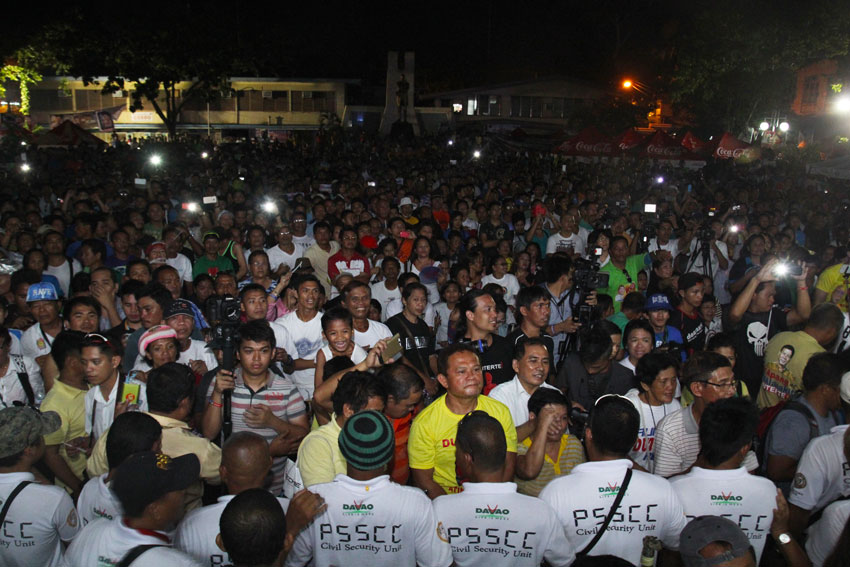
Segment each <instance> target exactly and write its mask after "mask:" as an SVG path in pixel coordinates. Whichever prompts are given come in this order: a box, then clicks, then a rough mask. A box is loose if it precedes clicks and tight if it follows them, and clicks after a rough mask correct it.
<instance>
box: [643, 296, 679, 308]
mask: <svg viewBox="0 0 850 567" xmlns="http://www.w3.org/2000/svg"><path fill="white" fill-rule="evenodd" d="M644 309H646V310H647V311H660V310H661V309H666V310H667V311H672V309H673V306H672V305H670V300H669V299H667V296H666V295H664V294H663V293H653V294H652V295H650V296H649V297H647V298H646V305H644Z"/></svg>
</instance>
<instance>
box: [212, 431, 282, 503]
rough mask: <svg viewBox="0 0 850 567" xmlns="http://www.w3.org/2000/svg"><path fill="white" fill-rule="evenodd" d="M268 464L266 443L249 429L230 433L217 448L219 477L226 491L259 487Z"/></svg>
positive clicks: (268, 467) (234, 492) (269, 462)
mask: <svg viewBox="0 0 850 567" xmlns="http://www.w3.org/2000/svg"><path fill="white" fill-rule="evenodd" d="M271 465H272V458H271V453H269V444H268V442H266V440H265V439H263V438H262V437H260V436H259V435H257V434H256V433H251V432H250V431H239V432H238V433H234V434H233V435H231V436H230V438H229V439H228V440H227V442H225V444H224V447H223V448H222V450H221V469H220V471H221V480H222V482H224V484H226V485H227V489H228V492H230V494H239V493H240V492H243V491H245V490H247V489H249V488H262V487H263V485H264V484H265V479H266V476H267V475H268V472H269V469H270V468H271Z"/></svg>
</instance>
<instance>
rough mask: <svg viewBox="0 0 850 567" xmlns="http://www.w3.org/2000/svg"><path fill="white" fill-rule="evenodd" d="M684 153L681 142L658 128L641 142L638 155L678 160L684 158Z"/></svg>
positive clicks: (685, 150)
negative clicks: (644, 141)
mask: <svg viewBox="0 0 850 567" xmlns="http://www.w3.org/2000/svg"><path fill="white" fill-rule="evenodd" d="M686 153H687V149H686V148H684V147H682V144H680V143H679V142H678V141H677V140H675V139H674V138H673V137H671V136H669V135H668V134H665V133H664V132H661V131H660V130H659V131H657V132H656V133H655V134H653V135H652V136H651V137H650V138H649V139H648V140H647V141H646V143H645V144H643V146H642V147H641V149H640V153H639V155H640V156H641V157H645V158H652V159H665V160H680V159H685V157H684V156H685V154H686Z"/></svg>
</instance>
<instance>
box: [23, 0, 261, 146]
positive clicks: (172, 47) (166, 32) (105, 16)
mask: <svg viewBox="0 0 850 567" xmlns="http://www.w3.org/2000/svg"><path fill="white" fill-rule="evenodd" d="M93 20H94V21H93ZM125 21H126V14H120V19H119V18H113V17H112V16H111V14H109V13H103V12H99V13H96V14H85V15H83V14H82V13H79V14H78V17H77V18H75V19H70V20H66V21H63V22H61V23H58V24H51V25H49V26H46V27H45V28H44V29H43V30H42V31H41V32H40V33H39V34H38V35H37V36H36V38H35V39H34V40H33V42H32V43H31V44H30V45H29V46H27V47H26V48H24V49H22V50H21V51H20V52H19V57H20V58H21V59H22V60H23V61H25V62H26V63H27V64H28V65H29V66H31V67H33V68H39V69H49V70H50V71H51V72H53V73H55V74H59V75H65V74H67V75H71V76H74V77H80V78H82V80H83V82H84V83H85V84H98V85H101V86H102V90H103V92H104V93H113V92H116V91H119V90H127V91H129V92H128V96H129V97H130V98H131V101H132V102H131V105H130V110H131V111H136V110H139V109H142V108H145V107H146V106H150V107H151V108H152V109H153V110H154V112H156V114H157V116H159V117H160V119H161V120H162V121H163V123H164V125H165V127H166V129H167V130H168V135H169V137H172V138H173V136H174V135H175V134H176V131H177V125H178V124H179V123H180V113H181V111H182V110H183V108H184V106H185V105H186V103H187V102H189V101H191V100H198V99H200V100H206V101H208V102H209V101H211V100H214V99H215V98H216V97H218V96H221V93H222V92H223V91H226V90H227V89H229V88H230V84H229V80H228V78H229V77H230V76H231V75H232V74H233V73H234V72H239V73H242V74H246V75H247V74H250V69H251V67H252V65H251V64H250V63H248V62H247V60H246V59H244V58H241V59H240V57H239V56H238V53H237V52H236V50H235V49H234V48H232V47H231V46H230V42H228V41H226V40H224V39H223V38H224V37H226V30H225V29H217V27H216V24H215V22H214V21H212V20H210V19H208V18H205V17H204V13H203V12H201V13H198V12H193V11H191V10H190V8H189V7H188V6H187V7H186V8H185V10H184V11H183V12H181V11H179V9H178V10H176V11H174V12H172V13H170V14H169V18H163V19H162V21H161V22H159V25H157V26H155V27H153V28H147V27H145V28H143V27H142V26H137V25H128V24H125V23H123V22H125ZM219 27H220V26H219ZM199 29H202V30H203V32H197V33H195V32H194V31H193V30H199ZM101 77H105V79H101ZM185 82H188V84H189V86H188V87H186V88H183V89H182V90H181V89H180V88H179V86H180V85H181V83H185Z"/></svg>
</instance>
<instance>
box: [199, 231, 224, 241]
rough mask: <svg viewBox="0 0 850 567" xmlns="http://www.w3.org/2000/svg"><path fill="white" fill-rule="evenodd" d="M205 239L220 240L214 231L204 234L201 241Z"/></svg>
mask: <svg viewBox="0 0 850 567" xmlns="http://www.w3.org/2000/svg"><path fill="white" fill-rule="evenodd" d="M207 238H215V239H216V240H221V236H219V235H218V233H217V232H216V231H214V230H211V231H209V232H205V233H204V238H203V239H204V240H206V239H207Z"/></svg>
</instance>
